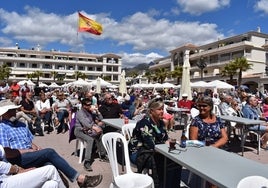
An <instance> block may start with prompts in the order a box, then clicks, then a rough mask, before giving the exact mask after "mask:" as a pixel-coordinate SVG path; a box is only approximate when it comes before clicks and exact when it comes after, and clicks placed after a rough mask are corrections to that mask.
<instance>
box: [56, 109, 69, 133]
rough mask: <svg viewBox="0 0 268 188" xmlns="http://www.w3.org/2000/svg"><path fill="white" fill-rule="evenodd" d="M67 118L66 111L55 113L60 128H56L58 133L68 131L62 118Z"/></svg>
mask: <svg viewBox="0 0 268 188" xmlns="http://www.w3.org/2000/svg"><path fill="white" fill-rule="evenodd" d="M68 116H69V113H68V111H67V110H60V111H59V112H57V117H58V120H59V122H60V126H59V127H58V133H59V132H61V131H62V130H68V125H66V124H65V123H64V118H67V117H68Z"/></svg>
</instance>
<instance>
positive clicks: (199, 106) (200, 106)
mask: <svg viewBox="0 0 268 188" xmlns="http://www.w3.org/2000/svg"><path fill="white" fill-rule="evenodd" d="M197 107H198V108H206V107H208V105H207V104H198V105H197Z"/></svg>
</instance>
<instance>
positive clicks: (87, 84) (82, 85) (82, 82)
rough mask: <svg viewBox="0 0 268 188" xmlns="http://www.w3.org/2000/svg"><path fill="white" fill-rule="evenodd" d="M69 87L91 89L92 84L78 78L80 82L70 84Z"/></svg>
mask: <svg viewBox="0 0 268 188" xmlns="http://www.w3.org/2000/svg"><path fill="white" fill-rule="evenodd" d="M68 85H69V86H72V87H75V86H76V87H91V84H90V83H89V82H87V81H85V80H83V79H81V78H78V80H76V81H73V82H70V83H69V84H68Z"/></svg>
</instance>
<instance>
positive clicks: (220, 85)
mask: <svg viewBox="0 0 268 188" xmlns="http://www.w3.org/2000/svg"><path fill="white" fill-rule="evenodd" d="M206 86H207V87H212V88H217V89H231V88H234V86H232V85H231V84H228V83H226V82H223V81H220V80H213V81H211V82H209V83H207V85H206Z"/></svg>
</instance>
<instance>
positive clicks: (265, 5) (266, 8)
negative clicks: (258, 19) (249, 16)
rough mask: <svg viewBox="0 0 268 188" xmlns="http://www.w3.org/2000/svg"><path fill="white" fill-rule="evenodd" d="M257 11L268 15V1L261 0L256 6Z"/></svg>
mask: <svg viewBox="0 0 268 188" xmlns="http://www.w3.org/2000/svg"><path fill="white" fill-rule="evenodd" d="M254 8H255V10H257V11H261V12H264V13H265V14H268V0H260V1H258V2H256V4H255V7H254Z"/></svg>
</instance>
